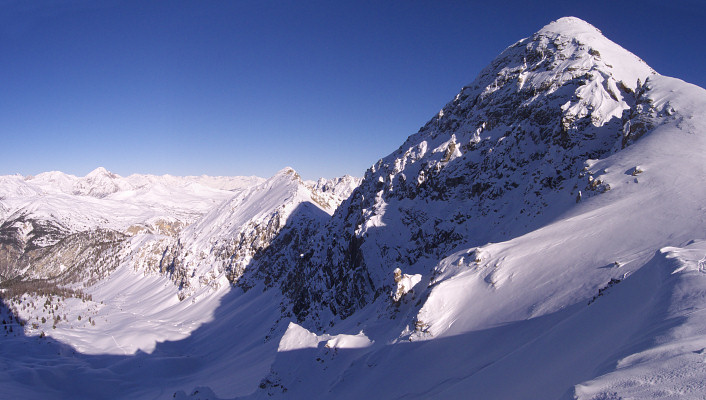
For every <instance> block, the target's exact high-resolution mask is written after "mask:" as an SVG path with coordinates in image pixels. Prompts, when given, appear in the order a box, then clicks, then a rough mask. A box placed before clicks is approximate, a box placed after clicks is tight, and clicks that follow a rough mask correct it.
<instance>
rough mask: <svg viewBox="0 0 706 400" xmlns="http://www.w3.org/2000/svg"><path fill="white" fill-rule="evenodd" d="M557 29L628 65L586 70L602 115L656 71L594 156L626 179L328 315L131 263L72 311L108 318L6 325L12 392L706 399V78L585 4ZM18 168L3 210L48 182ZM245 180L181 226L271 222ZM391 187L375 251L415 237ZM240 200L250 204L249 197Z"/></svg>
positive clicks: (221, 233)
mask: <svg viewBox="0 0 706 400" xmlns="http://www.w3.org/2000/svg"><path fill="white" fill-rule="evenodd" d="M557 32H558V33H560V34H562V35H573V36H575V37H578V38H580V39H581V40H583V41H589V42H591V43H592V44H593V45H594V47H595V48H596V49H599V50H600V54H601V59H602V61H601V62H603V61H605V60H610V62H611V63H612V64H610V65H611V66H610V67H607V66H605V65H603V66H601V68H603V69H601V71H603V72H605V71H610V73H611V74H612V78H610V79H608V78H609V77H605V76H604V77H603V78H605V79H602V80H601V79H598V81H596V82H599V83H601V85H599V86H600V87H592V86H590V85H589V86H588V87H585V88H583V89H585V91H583V92H581V93H582V95H583V96H584V97H583V99H584V100H585V101H584V102H583V103H580V104H579V103H576V104H569V105H568V106H567V108H566V109H567V110H568V109H570V108H571V107H576V108H574V110H576V112H578V113H580V112H581V110H582V109H583V108H586V107H589V106H590V107H592V108H593V109H596V110H598V111H599V112H598V114H597V115H599V114H600V115H602V116H603V117H605V118H611V117H615V116H619V115H620V113H622V111H623V109H624V108H626V107H627V105H626V104H623V102H621V101H620V99H612V98H611V99H609V98H606V97H604V96H603V94H604V93H608V92H609V91H610V90H609V89H610V85H609V84H608V83H609V82H613V81H624V82H625V83H626V84H628V83H629V84H630V85H634V84H635V83H636V80H637V79H633V78H635V77H636V76H639V77H642V78H645V77H648V79H647V84H646V85H647V86H646V88H647V92H646V96H648V97H649V99H650V100H651V101H650V104H651V107H652V108H653V109H654V113H655V115H653V116H652V117H653V120H652V121H653V122H655V124H656V125H655V126H652V127H650V129H649V131H648V132H647V133H646V134H645V135H644V136H643V137H641V138H639V140H636V141H635V142H634V143H632V144H631V145H629V146H627V147H625V148H624V149H623V148H616V149H615V151H614V152H612V153H611V154H610V155H608V156H606V157H604V158H603V159H600V160H586V170H587V172H588V173H590V174H591V175H592V176H596V177H597V178H600V179H601V180H602V181H603V182H605V183H607V184H609V186H610V190H608V191H606V192H604V193H600V194H597V195H594V196H585V198H579V199H578V200H579V201H576V200H574V198H571V199H570V201H569V202H564V203H562V205H561V208H559V207H558V206H556V207H555V206H554V205H552V204H550V205H548V206H547V212H546V215H547V216H549V217H547V218H545V219H543V220H541V219H540V222H541V223H538V224H537V225H538V226H537V227H536V228H533V229H531V230H529V232H527V231H523V229H520V228H518V229H517V232H520V233H518V234H517V235H512V236H511V237H510V238H509V239H508V240H503V241H499V242H497V243H471V244H469V245H463V244H462V245H459V246H458V248H456V249H455V250H454V251H453V252H451V253H450V254H447V255H445V257H443V258H442V259H440V260H434V262H433V263H432V265H431V267H430V270H428V271H424V270H422V268H417V269H414V268H412V266H410V270H407V269H405V268H401V271H400V272H399V276H400V277H401V279H400V280H399V281H398V282H397V283H398V284H399V285H397V287H398V288H399V287H401V288H402V290H400V291H399V295H398V297H396V298H395V297H394V296H395V295H397V294H398V293H396V292H395V293H390V294H389V296H388V297H386V298H382V297H381V298H378V299H377V300H376V301H375V302H373V303H372V304H370V305H368V306H367V307H365V308H363V309H362V310H358V311H357V312H356V313H354V314H353V315H352V316H350V317H349V318H347V319H345V320H342V321H337V323H336V324H332V325H331V326H327V327H326V328H325V329H323V330H319V331H314V330H312V329H311V328H310V327H305V325H306V321H304V322H301V321H295V320H294V319H293V318H291V317H289V316H287V315H284V316H283V315H282V312H281V305H282V304H283V302H284V301H285V300H284V299H283V296H282V294H281V293H280V292H279V291H278V290H264V289H265V288H264V287H263V285H258V286H255V287H253V288H251V289H250V290H248V291H247V292H243V291H242V290H241V289H239V288H233V289H230V288H229V287H228V286H225V285H222V286H219V287H217V288H215V289H214V288H213V287H210V286H209V287H207V286H204V287H201V288H199V289H197V290H195V291H194V292H193V293H192V294H191V297H187V298H186V299H185V300H183V301H179V300H178V298H177V297H176V292H175V289H174V285H173V284H172V283H171V281H169V280H168V279H167V278H166V277H164V276H162V275H159V274H149V273H147V274H146V273H145V271H144V270H140V269H139V268H138V269H135V268H133V266H132V265H129V264H125V265H122V266H121V267H120V268H119V269H117V270H116V271H114V272H113V274H112V275H111V276H110V278H109V279H107V280H105V281H102V282H100V283H98V284H96V285H95V286H93V287H92V288H90V291H91V293H92V294H93V296H94V301H93V302H86V303H83V302H81V301H80V300H77V304H75V305H72V307H70V311H68V312H70V313H71V312H73V313H79V312H81V313H83V315H86V312H89V313H91V315H92V318H95V320H96V321H97V323H96V324H95V325H92V324H86V323H85V321H84V322H81V323H79V322H78V321H76V322H74V323H72V324H71V325H72V326H71V325H69V324H65V325H63V324H62V325H60V326H58V327H57V329H56V331H55V332H52V333H51V337H50V338H44V339H40V338H39V337H38V336H37V334H38V332H36V331H32V330H31V329H29V330H28V331H27V333H26V334H23V335H20V336H7V337H4V338H3V339H2V340H1V341H0V346H1V347H0V365H2V366H3V368H2V369H0V384H1V385H2V388H3V389H2V390H3V394H4V395H7V396H8V397H11V398H37V399H40V398H41V399H44V398H67V399H68V398H71V399H73V398H173V397H176V398H180V399H192V400H193V399H206V398H210V399H214V398H221V399H225V398H235V397H237V398H240V397H247V398H263V399H264V398H273V397H275V398H301V399H304V398H306V399H310V398H320V399H328V398H336V399H360V398H408V399H429V398H439V399H452V398H479V399H574V398H578V399H595V400H598V399H620V398H640V399H642V398H647V399H658V398H660V399H661V398H668V399H677V398H679V399H683V398H687V399H697V398H704V397H706V384H705V383H704V379H703V378H704V376H706V367H705V366H706V363H705V362H706V320H704V318H705V317H704V315H706V314H704V312H705V311H704V309H705V308H706V205H704V199H706V184H705V182H704V178H705V177H706V91H704V90H703V89H701V88H698V87H696V86H693V85H690V84H687V83H684V82H682V81H680V80H678V79H673V78H667V77H662V76H659V75H656V74H654V72H653V71H652V70H651V69H649V67H647V66H646V65H645V64H644V63H642V62H641V61H639V60H637V59H636V58H634V56H632V55H629V56H628V55H626V52H623V51H620V49H616V47H617V46H616V45H615V44H613V43H612V42H608V41H607V40H606V39H605V38H603V37H602V36H600V33H599V32H598V31H596V30H595V29H594V28H592V27H590V26H588V25H587V24H585V23H583V22H582V21H579V20H576V19H571V18H570V19H562V20H559V21H558V22H555V23H552V24H550V25H548V26H547V27H545V28H544V29H543V30H542V31H540V33H543V34H546V35H548V36H551V35H553V34H557ZM572 43H573V42H572ZM572 45H576V43H573V44H572ZM577 46H578V45H577ZM582 51H583V50H582ZM586 51H587V50H586ZM570 61H571V60H570ZM574 61H575V60H574ZM579 61H580V60H579ZM567 62H569V61H567ZM605 68H608V69H605ZM527 79H528V81H525V82H524V83H523V84H524V85H532V84H535V85H538V86H541V82H540V81H532V79H539V80H541V79H542V78H541V77H537V76H535V77H532V76H529V75H528V78H527ZM552 79H553V78H552ZM611 79H612V80H611ZM606 82H608V83H607V84H606V85H608V86H607V87H604V86H602V85H603V83H606ZM633 87H634V86H633ZM583 89H582V90H583ZM593 89H595V90H594V91H592V90H593ZM594 94H595V96H593V95H594ZM609 97H610V96H609ZM582 107H583V108H582ZM598 122H600V121H597V123H598ZM479 131H482V129H479ZM480 133H482V132H480ZM466 134H467V135H468V136H469V138H470V137H472V136H473V134H474V132H470V131H469V132H466ZM476 134H479V133H478V132H476ZM455 140H460V135H459V137H458V138H457V137H456V136H454V137H452V138H448V137H446V138H438V140H437V141H438V143H431V142H427V141H422V142H420V143H418V144H414V145H413V148H412V149H411V150H409V151H407V150H406V148H401V150H400V152H399V154H397V153H394V154H395V157H397V158H396V159H395V162H396V165H397V167H398V168H399V170H403V169H404V168H405V165H412V164H413V163H415V162H416V161H418V160H421V159H423V157H425V156H428V154H430V153H431V154H435V153H434V152H435V151H437V150H432V149H444V148H448V147H449V143H451V142H452V141H455ZM618 147H619V146H618ZM438 152H443V151H441V150H440V151H437V153H438ZM398 156H399V157H398ZM456 157H461V155H460V154H456V152H449V159H453V158H456ZM638 171H639V172H638ZM286 172H287V171H282V173H285V174H286ZM280 178H283V176H279V177H278V178H276V179H280ZM4 179H6V180H8V181H9V180H13V179H14V180H21V179H20V178H18V177H4ZM57 179H58V178H57ZM23 182H24V181H23ZM277 182H279V183H276V182H275V180H272V181H270V182H269V184H271V185H273V186H272V187H271V189H273V191H272V192H271V193H273V194H275V193H276V194H277V196H278V198H277V199H276V200H277V201H285V200H287V199H294V200H295V203H296V202H297V201H304V200H306V199H307V196H305V195H304V194H305V191H304V192H302V191H300V190H303V189H302V188H301V187H300V186H298V184H295V183H292V181H291V180H287V179H282V180H279V181H277ZM275 183H276V184H275ZM261 185H262V184H261ZM264 185H265V186H262V187H266V186H267V183H265V184H264ZM10 186H11V187H12V188H13V189H12V190H13V191H14V194H12V195H10V194H8V195H6V197H5V198H4V199H3V200H0V202H1V203H0V205H2V207H0V211H2V210H5V211H4V212H5V213H6V214H7V213H11V212H12V201H11V200H8V199H11V198H12V196H41V191H38V190H37V189H36V187H34V186H32V185H28V184H27V185H25V184H22V182H19V181H15V183H13V185H10ZM310 186H311V185H310ZM88 190H90V189H88ZM208 190H211V189H208ZM217 190H220V189H217ZM119 193H122V192H120V191H118V192H115V194H111V195H108V196H107V197H108V199H110V197H111V196H119ZM247 193H248V192H247V190H245V191H243V192H239V194H235V195H233V194H231V197H229V198H228V199H230V200H231V201H230V202H228V201H226V202H224V203H220V204H221V205H220V207H217V208H209V209H210V210H216V209H219V210H220V211H219V212H216V211H212V212H211V213H208V214H206V216H205V217H203V218H202V219H200V220H199V222H198V223H196V224H194V225H191V226H190V227H189V228H187V229H186V230H185V232H184V234H183V236H182V237H183V238H185V240H186V239H188V240H189V243H191V244H192V245H193V250H194V251H196V250H197V249H198V248H199V247H203V246H206V245H207V244H208V243H214V242H217V241H218V240H219V239H220V238H223V237H228V236H229V235H230V234H231V233H232V232H234V229H236V228H237V227H238V226H241V225H242V224H243V223H246V222H247V221H253V220H258V218H260V216H261V214H260V212H261V211H262V210H260V209H257V208H253V206H254V204H255V203H258V204H263V205H264V206H265V208H269V209H271V208H272V207H274V208H277V207H278V206H277V204H276V203H277V201H274V200H275V199H274V198H272V197H267V196H265V197H263V198H262V200H261V201H260V200H257V201H256V202H250V201H248V199H256V198H257V196H262V195H263V193H264V192H260V193H258V192H249V193H250V194H249V195H246V194H247ZM238 196H240V197H238ZM374 199H375V203H376V207H377V208H375V209H370V210H364V212H363V215H365V218H366V219H365V221H364V222H363V223H361V225H360V227H359V228H358V229H359V233H360V234H361V235H362V234H364V233H366V232H368V231H370V232H371V233H370V236H368V240H369V241H368V242H367V243H366V244H365V246H367V247H365V246H364V248H363V251H366V249H369V248H372V247H374V246H377V245H379V244H380V243H382V244H386V243H390V242H392V243H394V241H396V240H399V241H403V240H404V239H398V238H396V237H376V236H375V233H374V232H375V229H378V228H380V227H384V228H385V229H386V231H387V232H389V231H391V230H393V229H394V228H395V226H394V225H391V224H390V222H389V221H396V219H395V218H391V216H395V215H396V214H395V213H396V212H397V211H396V210H395V209H394V207H393V206H394V204H393V205H391V204H392V203H389V204H388V203H385V201H384V200H383V199H382V198H381V197H380V198H374ZM224 200H225V199H224ZM86 201H89V200H86ZM268 201H271V203H272V204H270V203H268ZM404 201H411V200H409V199H405V200H404ZM288 204H289V203H288ZM291 204H294V203H291ZM567 204H568V205H567ZM242 205H247V207H244V209H243V210H240V211H243V212H246V213H247V215H246V214H241V213H240V212H239V211H238V207H240V206H242ZM231 206H232V207H233V208H231ZM37 207H38V208H37V210H39V209H40V208H41V207H39V206H37ZM56 207H58V206H56ZM552 207H554V208H555V209H552ZM205 209H206V207H204V211H203V212H206V210H205ZM283 209H287V207H284V208H283ZM35 212H40V211H35ZM42 212H45V213H46V212H50V211H42ZM366 212H367V214H365V213H366ZM375 212H377V214H376V213H375ZM439 212H443V210H440V211H439ZM101 215H102V214H101ZM240 217H243V219H242V220H238V219H237V218H240ZM77 218H78V220H79V221H88V222H82V223H84V224H86V225H88V224H89V223H94V221H93V220H92V219H90V218H87V217H84V219H81V218H80V217H78V216H77ZM91 218H93V217H91ZM95 218H100V216H99V215H98V214H96V216H95ZM141 218H142V216H141ZM95 223H98V222H95ZM111 223H112V222H111ZM121 224H123V226H124V225H125V224H124V223H122V222H121ZM228 224H231V225H228ZM471 231H472V230H471ZM376 241H379V243H378V242H376ZM468 242H473V241H472V240H471V239H470V238H469V240H468ZM136 245H137V244H136ZM382 267H389V268H390V271H382V270H381V271H382V272H380V271H377V270H376V271H373V274H378V275H377V276H376V277H377V278H379V279H389V281H390V282H391V284H392V283H393V282H394V281H393V275H392V268H394V266H391V265H382ZM203 268H205V269H208V268H210V266H209V265H204V266H203ZM386 272H389V274H388V275H389V276H386V275H385V273H386ZM101 301H103V302H104V303H103V304H101V303H100V302H101ZM87 310H90V311H87ZM74 315H75V314H74ZM82 321H83V320H82ZM66 343H68V344H70V346H69V345H67V344H66ZM107 388H110V389H107Z"/></svg>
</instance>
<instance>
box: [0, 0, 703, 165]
mask: <svg viewBox="0 0 706 400" xmlns="http://www.w3.org/2000/svg"><path fill="white" fill-rule="evenodd" d="M567 15H573V16H576V17H579V18H582V19H585V20H586V21H588V22H590V23H592V24H593V25H595V26H596V27H597V28H599V29H601V30H602V31H603V33H604V34H605V35H606V36H607V37H608V38H610V39H612V40H613V41H615V42H617V43H618V44H620V45H622V46H623V47H625V48H627V49H628V50H630V51H632V52H633V53H635V54H637V55H638V56H640V57H641V58H643V59H644V60H645V61H646V62H647V63H648V64H650V65H651V66H652V67H653V68H655V69H656V70H657V71H658V72H660V73H662V74H664V75H670V76H675V77H678V78H681V79H684V80H686V81H688V82H691V83H694V84H697V85H699V86H702V87H705V86H706V77H705V76H704V72H705V68H704V66H705V65H706V54H705V53H706V52H704V48H705V47H704V43H703V42H704V40H705V39H706V28H705V26H706V24H704V22H703V21H704V20H706V3H705V2H703V1H701V0H673V1H670V2H665V1H661V0H660V1H656V0H642V1H610V2H608V1H596V2H590V1H580V2H579V1H567V0H564V1H543V2H531V1H523V2H519V1H507V2H488V1H485V2H475V1H389V2H387V1H380V0H378V1H350V2H348V1H230V2H229V1H154V2H151V1H117V0H109V1H102V2H93V1H84V0H56V1H24V0H22V1H14V0H9V1H8V0H0V139H1V140H2V144H1V145H0V160H2V161H0V174H13V173H21V174H36V173H39V172H43V171H49V170H61V171H64V172H68V173H72V174H76V175H80V176H82V175H85V174H86V173H88V172H89V171H91V170H92V169H94V168H95V167H98V166H104V167H106V168H108V169H109V170H111V171H113V172H116V173H118V174H121V175H129V174H131V173H151V174H166V173H169V174H172V175H200V174H207V175H259V176H263V177H267V176H270V175H272V174H274V173H275V172H276V171H277V170H279V169H281V168H283V167H285V166H291V167H293V168H295V169H296V170H297V171H299V172H300V174H301V175H302V176H303V177H304V178H306V179H315V178H316V177H319V176H324V177H333V176H340V175H343V174H346V173H347V174H352V175H358V176H361V175H362V174H363V173H364V171H365V170H366V169H367V168H368V167H369V166H370V165H372V164H373V163H374V162H375V161H377V160H378V159H379V158H382V157H383V156H385V155H387V154H389V153H390V152H392V151H394V150H395V149H396V148H397V147H398V146H399V145H400V144H402V143H403V142H404V140H405V139H406V138H407V136H409V135H411V134H413V133H414V132H416V131H417V130H418V129H419V128H420V127H421V126H422V125H423V124H424V123H425V122H426V121H427V120H428V119H429V118H431V117H432V116H433V115H434V114H435V113H436V112H438V110H439V109H440V108H441V107H442V106H443V105H444V104H445V103H446V102H448V101H449V100H451V99H452V98H453V96H454V95H455V94H456V93H457V92H458V90H459V89H460V88H461V87H462V86H463V85H465V84H468V83H470V82H471V81H472V80H473V79H474V78H475V76H476V75H477V74H478V72H480V70H481V69H482V68H483V67H484V66H485V65H487V64H488V63H489V62H490V61H491V60H492V59H493V58H494V57H495V56H496V55H498V54H499V53H500V52H501V51H502V50H503V49H504V48H505V47H507V46H509V45H511V44H512V43H514V42H515V41H517V40H519V39H521V38H524V37H527V36H529V35H531V34H532V33H534V32H535V31H537V30H539V29H540V28H541V27H542V26H544V25H545V24H547V23H549V22H550V21H552V20H555V19H557V18H560V17H562V16H567Z"/></svg>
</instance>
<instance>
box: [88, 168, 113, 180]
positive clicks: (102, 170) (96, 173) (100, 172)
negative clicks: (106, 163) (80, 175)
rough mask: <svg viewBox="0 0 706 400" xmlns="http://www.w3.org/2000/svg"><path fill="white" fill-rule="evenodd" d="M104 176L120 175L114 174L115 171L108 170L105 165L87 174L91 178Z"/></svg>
mask: <svg viewBox="0 0 706 400" xmlns="http://www.w3.org/2000/svg"><path fill="white" fill-rule="evenodd" d="M103 176H107V177H110V178H117V177H119V176H118V175H117V174H114V173H112V172H110V171H108V170H107V169H105V167H98V168H96V169H94V170H93V171H91V172H89V173H88V174H86V178H89V179H96V178H98V177H103Z"/></svg>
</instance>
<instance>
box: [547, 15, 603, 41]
mask: <svg viewBox="0 0 706 400" xmlns="http://www.w3.org/2000/svg"><path fill="white" fill-rule="evenodd" d="M537 33H544V34H552V33H556V34H560V35H563V36H575V37H578V36H582V35H600V36H603V34H602V33H601V31H600V30H599V29H598V28H596V27H595V26H593V25H591V24H589V23H588V22H586V21H584V20H582V19H581V18H576V17H562V18H559V19H557V20H556V21H552V22H550V23H548V24H547V25H545V26H544V27H543V28H542V29H540V30H539V31H537Z"/></svg>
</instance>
